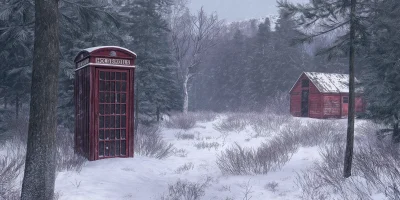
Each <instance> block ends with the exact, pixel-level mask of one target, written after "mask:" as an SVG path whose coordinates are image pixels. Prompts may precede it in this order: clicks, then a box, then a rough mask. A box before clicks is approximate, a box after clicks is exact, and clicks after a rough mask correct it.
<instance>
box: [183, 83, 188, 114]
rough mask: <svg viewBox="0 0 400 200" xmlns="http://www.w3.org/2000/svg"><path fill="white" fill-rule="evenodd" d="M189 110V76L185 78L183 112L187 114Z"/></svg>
mask: <svg viewBox="0 0 400 200" xmlns="http://www.w3.org/2000/svg"><path fill="white" fill-rule="evenodd" d="M188 110H189V93H188V78H187V77H185V79H184V80H183V113H184V114H187V113H188Z"/></svg>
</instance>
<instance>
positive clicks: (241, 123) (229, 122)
mask: <svg viewBox="0 0 400 200" xmlns="http://www.w3.org/2000/svg"><path fill="white" fill-rule="evenodd" d="M248 124H249V115H248V114H242V113H234V114H229V115H228V116H227V117H226V118H225V119H223V120H222V121H220V122H218V123H216V124H214V128H215V129H216V130H218V131H219V132H221V133H227V132H237V133H239V132H240V131H243V130H244V129H245V128H246V126H247V125H248Z"/></svg>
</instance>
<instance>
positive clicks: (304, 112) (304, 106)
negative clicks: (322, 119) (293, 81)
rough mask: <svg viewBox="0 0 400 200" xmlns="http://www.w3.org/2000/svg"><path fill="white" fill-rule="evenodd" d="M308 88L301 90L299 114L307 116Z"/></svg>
mask: <svg viewBox="0 0 400 200" xmlns="http://www.w3.org/2000/svg"><path fill="white" fill-rule="evenodd" d="M308 94H309V91H308V90H303V91H302V92H301V116H302V117H308Z"/></svg>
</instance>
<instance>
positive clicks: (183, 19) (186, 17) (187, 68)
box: [171, 6, 222, 113]
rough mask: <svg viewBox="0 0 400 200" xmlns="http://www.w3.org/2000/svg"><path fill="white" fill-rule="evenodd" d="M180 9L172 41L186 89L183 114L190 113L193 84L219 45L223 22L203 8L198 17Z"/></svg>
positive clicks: (174, 24)
mask: <svg viewBox="0 0 400 200" xmlns="http://www.w3.org/2000/svg"><path fill="white" fill-rule="evenodd" d="M176 8H178V9H177V10H175V11H174V13H173V16H172V19H171V21H172V22H171V32H172V33H171V37H172V45H173V53H174V58H175V61H176V63H177V67H178V71H179V73H178V75H179V77H178V78H179V80H180V81H181V83H182V88H183V97H184V102H183V112H184V113H187V112H188V109H189V93H188V91H189V89H190V82H191V80H192V79H193V78H194V77H195V76H196V75H198V74H199V73H200V71H201V69H200V64H201V62H202V59H204V57H203V56H204V55H205V54H206V53H207V52H208V51H209V49H210V48H212V47H213V46H215V45H216V43H217V41H216V38H217V36H218V35H219V33H220V31H221V25H222V21H220V20H218V17H217V15H216V14H211V15H207V14H206V13H205V12H204V10H203V8H201V9H200V11H198V12H197V14H196V15H195V16H192V15H191V14H190V13H189V11H188V9H187V8H186V9H185V8H184V7H182V6H178V7H176Z"/></svg>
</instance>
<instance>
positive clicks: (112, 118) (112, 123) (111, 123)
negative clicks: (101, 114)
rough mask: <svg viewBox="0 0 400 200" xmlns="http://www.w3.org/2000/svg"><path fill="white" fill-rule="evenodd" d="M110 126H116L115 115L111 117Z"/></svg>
mask: <svg viewBox="0 0 400 200" xmlns="http://www.w3.org/2000/svg"><path fill="white" fill-rule="evenodd" d="M110 128H115V116H111V119H110Z"/></svg>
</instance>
